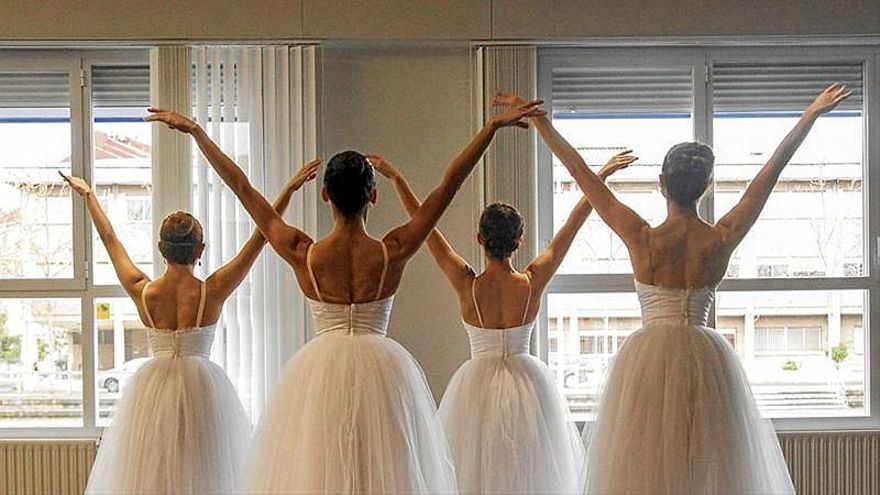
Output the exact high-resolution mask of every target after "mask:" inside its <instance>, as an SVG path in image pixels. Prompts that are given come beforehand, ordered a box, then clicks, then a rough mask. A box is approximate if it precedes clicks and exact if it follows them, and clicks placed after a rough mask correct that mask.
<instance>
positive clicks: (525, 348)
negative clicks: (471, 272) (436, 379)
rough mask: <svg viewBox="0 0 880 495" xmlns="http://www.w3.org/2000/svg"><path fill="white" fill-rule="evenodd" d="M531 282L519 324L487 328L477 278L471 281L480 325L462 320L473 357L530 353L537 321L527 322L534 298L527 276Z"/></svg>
mask: <svg viewBox="0 0 880 495" xmlns="http://www.w3.org/2000/svg"><path fill="white" fill-rule="evenodd" d="M526 282H528V284H529V295H528V298H527V299H526V303H525V305H524V306H525V307H524V308H523V315H522V320H521V321H520V324H519V326H516V327H509V328H485V324H484V323H483V313H482V312H481V311H480V303H479V302H477V292H476V290H475V288H474V287H475V286H476V283H477V278H476V277H474V279H473V281H472V282H471V298H472V299H473V301H474V309H475V310H476V312H477V321H479V322H480V326H478V327H477V326H474V325H471V324H470V323H468V322H466V321H464V320H462V323H463V324H464V328H465V330H466V331H467V334H468V340H470V344H471V357H485V356H500V357H504V356H508V355H512V354H528V353H529V343H530V341H531V335H532V328H533V327H534V326H535V322H530V323H526V317H528V314H529V303H530V302H531V300H532V282H531V279H529V277H528V276H526Z"/></svg>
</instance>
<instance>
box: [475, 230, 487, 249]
mask: <svg viewBox="0 0 880 495" xmlns="http://www.w3.org/2000/svg"><path fill="white" fill-rule="evenodd" d="M477 244H479V245H480V246H484V245H485V244H486V239H484V238H483V234H480V233H477Z"/></svg>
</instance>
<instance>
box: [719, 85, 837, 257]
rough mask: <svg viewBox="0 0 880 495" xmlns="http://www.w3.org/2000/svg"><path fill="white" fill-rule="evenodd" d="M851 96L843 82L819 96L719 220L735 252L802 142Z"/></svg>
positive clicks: (727, 242)
mask: <svg viewBox="0 0 880 495" xmlns="http://www.w3.org/2000/svg"><path fill="white" fill-rule="evenodd" d="M850 94H852V93H851V92H850V91H849V90H848V89H847V87H846V86H844V85H842V84H839V83H835V84H832V85H831V86H828V87H827V88H825V90H824V91H822V92H821V93H819V96H817V97H816V99H815V100H813V102H812V103H811V104H810V105H809V106H808V107H807V108H806V110H804V113H803V114H802V115H801V118H800V120H798V122H797V124H795V126H794V128H793V129H792V130H791V131H790V132H789V133H788V135H786V136H785V138H784V139H783V140H782V142H781V143H779V146H778V147H777V148H776V151H775V152H773V156H771V157H770V160H768V161H767V163H766V164H765V165H764V167H762V168H761V170H760V171H759V172H758V175H756V176H755V178H754V179H752V182H751V184H749V186H748V187H747V188H746V191H745V193H743V196H742V198H740V200H739V203H737V204H736V206H734V207H733V208H731V210H730V211H729V212H728V213H727V214H726V215H724V216H723V217H722V218H721V219H720V220H718V222H717V224H716V226H717V227H718V229H719V230H720V231H721V232H722V234H723V238H724V243H725V244H726V245H727V246H729V247H730V248H731V249H732V248H734V247H736V246H737V245H738V244H739V243H740V241H742V240H743V238H744V237H745V235H746V234H747V233H748V231H749V229H751V228H752V225H754V224H755V221H757V220H758V215H760V214H761V210H762V209H764V205H765V204H767V199H768V198H769V197H770V193H771V192H772V191H773V187H774V186H775V185H776V182H777V181H778V180H779V175H780V174H781V173H782V170H783V169H784V168H785V166H786V165H787V164H788V161H789V160H791V157H792V156H793V155H794V153H795V152H796V151H797V149H798V148H799V147H800V145H801V143H803V142H804V139H805V138H806V137H807V134H809V132H810V129H812V128H813V124H814V123H815V122H816V119H818V118H819V116H820V115H822V114H824V113H828V112H830V111H831V110H833V109H834V107H836V106H837V105H838V104H839V103H840V102H841V101H843V100H845V99H846V98H847V97H848V96H849V95H850Z"/></svg>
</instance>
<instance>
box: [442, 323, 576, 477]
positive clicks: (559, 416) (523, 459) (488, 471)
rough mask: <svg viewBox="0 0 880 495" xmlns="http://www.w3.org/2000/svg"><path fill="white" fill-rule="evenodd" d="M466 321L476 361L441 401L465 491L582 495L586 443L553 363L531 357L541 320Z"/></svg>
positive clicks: (466, 366) (456, 377)
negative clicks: (509, 324)
mask: <svg viewBox="0 0 880 495" xmlns="http://www.w3.org/2000/svg"><path fill="white" fill-rule="evenodd" d="M464 326H465V329H466V330H467V334H468V337H469V338H470V344H471V359H470V360H468V361H467V362H465V363H464V364H463V365H462V366H461V367H460V368H459V369H458V371H457V372H456V373H455V375H454V376H453V377H452V381H451V382H450V383H449V386H448V387H447V389H446V393H445V395H444V396H443V400H442V401H441V403H440V414H441V417H442V418H443V424H444V427H445V428H446V435H447V438H448V440H449V447H450V450H451V452H452V457H453V461H454V463H455V469H456V476H457V478H458V486H459V489H460V490H461V493H463V494H517V493H522V494H566V493H580V492H581V491H582V489H583V477H582V473H583V469H584V447H583V444H582V443H581V438H580V435H578V432H577V428H576V427H575V424H574V423H572V422H570V421H568V420H567V416H568V408H567V406H566V405H565V404H564V403H563V401H562V399H561V397H560V396H559V394H558V393H557V391H556V384H555V381H554V379H553V377H552V376H551V375H550V372H549V370H548V369H547V366H546V365H545V364H544V363H543V362H542V361H541V360H539V359H537V358H535V357H534V356H532V355H530V354H529V339H530V337H531V332H532V327H533V326H534V323H530V324H527V325H522V326H518V327H513V328H507V329H484V328H479V327H475V326H472V325H470V324H468V323H467V322H464Z"/></svg>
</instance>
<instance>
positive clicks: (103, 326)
mask: <svg viewBox="0 0 880 495" xmlns="http://www.w3.org/2000/svg"><path fill="white" fill-rule="evenodd" d="M95 323H96V326H97V335H98V352H97V362H98V374H97V376H96V383H97V387H98V406H99V407H98V410H99V417H98V426H104V425H106V424H107V423H108V422H109V418H110V415H111V414H112V413H113V411H114V410H115V408H116V405H117V403H118V401H119V398H120V397H121V395H122V393H123V392H124V391H125V387H126V385H127V384H128V383H129V380H130V379H131V377H132V375H134V373H135V372H136V371H137V370H138V369H139V368H140V367H141V365H143V364H144V363H145V362H146V361H147V360H148V359H149V356H150V353H149V345H148V343H147V334H146V328H145V327H144V324H143V323H141V320H140V317H139V316H138V314H137V309H136V308H135V306H134V303H133V302H132V301H131V299H129V298H127V297H119V298H102V299H97V300H96V301H95Z"/></svg>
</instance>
